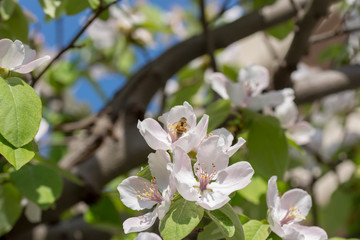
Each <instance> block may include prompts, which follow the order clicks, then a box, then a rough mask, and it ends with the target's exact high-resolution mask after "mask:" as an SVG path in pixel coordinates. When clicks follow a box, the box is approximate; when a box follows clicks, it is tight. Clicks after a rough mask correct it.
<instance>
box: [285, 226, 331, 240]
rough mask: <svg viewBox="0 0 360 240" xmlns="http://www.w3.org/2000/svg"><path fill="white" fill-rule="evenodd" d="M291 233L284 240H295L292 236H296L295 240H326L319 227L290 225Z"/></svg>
mask: <svg viewBox="0 0 360 240" xmlns="http://www.w3.org/2000/svg"><path fill="white" fill-rule="evenodd" d="M289 227H292V229H293V230H294V231H293V234H291V235H290V234H289V235H287V236H285V238H284V239H288V240H290V239H295V238H293V236H296V235H298V236H299V238H296V239H304V240H326V239H328V236H327V234H326V232H325V231H324V229H322V228H319V227H308V226H302V225H299V224H292V225H291V226H289ZM294 232H297V233H298V234H296V233H294Z"/></svg>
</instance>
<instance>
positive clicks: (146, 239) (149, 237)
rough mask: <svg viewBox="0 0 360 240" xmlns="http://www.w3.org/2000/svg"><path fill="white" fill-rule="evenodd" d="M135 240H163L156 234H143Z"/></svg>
mask: <svg viewBox="0 0 360 240" xmlns="http://www.w3.org/2000/svg"><path fill="white" fill-rule="evenodd" d="M134 240H162V238H161V237H160V236H159V235H157V234H156V233H152V232H141V233H139V234H138V235H137V237H136V238H135V239H134Z"/></svg>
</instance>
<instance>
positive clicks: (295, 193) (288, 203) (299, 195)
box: [280, 188, 311, 221]
mask: <svg viewBox="0 0 360 240" xmlns="http://www.w3.org/2000/svg"><path fill="white" fill-rule="evenodd" d="M280 206H281V209H283V210H286V211H287V210H288V209H290V208H291V207H297V209H298V210H299V211H300V213H301V215H302V216H303V217H306V215H307V214H308V213H309V211H310V208H311V197H310V195H309V194H308V193H307V192H305V191H304V190H302V189H299V188H295V189H291V190H289V191H287V192H286V193H284V195H283V196H282V197H281V199H280ZM299 221H300V220H299Z"/></svg>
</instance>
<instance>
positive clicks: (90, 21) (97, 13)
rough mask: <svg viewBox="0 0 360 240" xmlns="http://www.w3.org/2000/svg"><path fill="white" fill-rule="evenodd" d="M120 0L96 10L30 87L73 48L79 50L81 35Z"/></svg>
mask: <svg viewBox="0 0 360 240" xmlns="http://www.w3.org/2000/svg"><path fill="white" fill-rule="evenodd" d="M119 1H120V0H115V1H113V2H111V3H109V4H107V5H105V6H101V5H100V6H99V8H98V9H97V10H96V12H95V14H94V15H93V16H92V17H90V18H89V20H88V21H87V22H86V24H85V25H84V26H83V27H82V28H81V29H80V31H79V32H78V33H77V34H76V35H75V37H74V38H73V39H72V40H71V41H70V42H69V44H68V45H66V46H65V47H64V48H63V49H61V50H60V51H59V53H58V54H57V55H56V56H55V57H54V58H53V59H52V60H51V61H50V62H49V64H48V65H47V66H46V67H45V68H44V69H43V70H42V71H41V72H40V73H39V74H38V75H37V76H36V77H33V78H32V80H31V83H30V85H31V86H34V85H35V83H36V82H37V81H38V80H39V79H40V77H41V76H42V75H43V74H44V73H45V72H46V71H47V70H48V69H49V68H50V67H51V66H52V65H53V64H54V63H55V62H56V61H57V60H58V59H59V58H60V57H61V56H62V55H63V54H64V53H65V52H67V51H68V50H70V49H72V48H77V46H76V45H75V43H76V41H77V40H78V39H79V38H80V37H81V35H82V34H83V33H84V32H85V30H86V29H87V28H88V27H89V26H90V25H91V23H92V22H93V21H94V20H95V19H97V18H98V17H99V16H100V14H101V13H103V12H104V11H105V10H106V9H108V8H109V7H110V6H112V5H114V4H116V3H117V2H119Z"/></svg>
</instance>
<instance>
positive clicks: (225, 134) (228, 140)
mask: <svg viewBox="0 0 360 240" xmlns="http://www.w3.org/2000/svg"><path fill="white" fill-rule="evenodd" d="M211 133H212V135H217V136H219V137H220V138H222V139H223V140H224V147H225V148H226V149H228V148H229V147H230V146H231V144H232V142H233V140H234V136H233V135H232V134H231V132H229V131H228V130H227V129H226V128H218V129H215V130H214V131H212V132H211Z"/></svg>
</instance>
